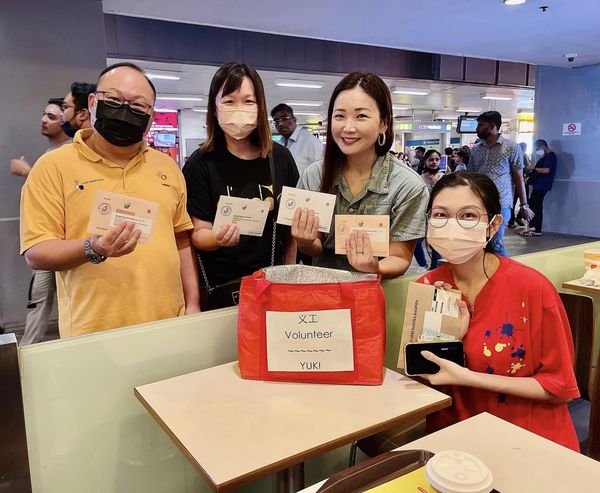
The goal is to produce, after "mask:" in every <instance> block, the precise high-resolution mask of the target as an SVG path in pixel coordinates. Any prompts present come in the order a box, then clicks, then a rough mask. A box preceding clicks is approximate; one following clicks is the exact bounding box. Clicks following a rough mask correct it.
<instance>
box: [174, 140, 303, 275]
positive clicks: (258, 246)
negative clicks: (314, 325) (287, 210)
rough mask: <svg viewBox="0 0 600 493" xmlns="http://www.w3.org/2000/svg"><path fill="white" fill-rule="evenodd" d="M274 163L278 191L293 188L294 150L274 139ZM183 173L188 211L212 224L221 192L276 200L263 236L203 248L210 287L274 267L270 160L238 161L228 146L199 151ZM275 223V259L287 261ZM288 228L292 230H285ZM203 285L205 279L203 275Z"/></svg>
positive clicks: (274, 212)
mask: <svg viewBox="0 0 600 493" xmlns="http://www.w3.org/2000/svg"><path fill="white" fill-rule="evenodd" d="M273 163H274V167H275V174H276V176H275V181H276V185H277V193H278V194H280V193H281V188H282V187H284V186H288V187H295V186H296V184H297V183H298V178H299V177H298V169H297V168H296V164H295V162H294V158H293V157H292V155H291V154H290V151H289V150H288V149H287V148H285V147H283V146H282V145H279V144H277V143H273ZM183 174H184V176H185V181H186V184H187V194H188V202H187V210H188V213H189V214H190V215H191V216H193V217H195V218H197V219H200V220H202V221H208V222H211V223H212V222H213V221H214V219H215V215H216V212H217V204H218V202H219V198H220V196H221V195H230V196H232V197H242V198H247V199H257V200H266V201H268V202H272V206H271V210H270V212H269V216H268V218H267V222H266V225H265V230H264V232H263V235H262V237H260V238H259V237H254V236H240V242H239V244H238V245H236V246H235V247H231V248H220V249H218V250H215V251H213V252H206V251H202V252H199V254H200V258H201V259H202V263H203V265H204V268H205V270H206V274H207V276H208V280H209V283H210V285H211V286H214V285H218V284H223V283H225V282H228V281H232V280H234V279H239V278H240V277H243V276H246V275H249V274H252V273H253V272H255V271H257V270H258V269H260V268H262V267H266V266H268V265H271V250H272V241H273V221H274V220H275V219H276V217H277V207H276V204H275V200H274V197H273V180H272V178H271V169H270V166H269V159H268V158H257V159H251V160H246V159H240V158H238V157H236V156H234V155H233V154H231V153H230V152H229V151H227V150H226V149H219V150H215V151H212V152H204V151H203V150H202V149H198V150H197V151H195V152H194V153H193V154H192V155H191V156H190V157H189V158H188V160H187V162H186V163H185V166H184V168H183ZM285 228H287V227H286V226H281V225H277V235H276V240H277V241H276V250H275V263H276V264H281V263H283V247H282V239H283V232H284V229H285ZM287 229H289V228H287ZM200 282H201V284H204V279H203V278H202V277H201V278H200Z"/></svg>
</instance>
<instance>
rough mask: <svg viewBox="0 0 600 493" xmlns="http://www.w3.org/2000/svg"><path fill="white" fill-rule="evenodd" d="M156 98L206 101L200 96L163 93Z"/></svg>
mask: <svg viewBox="0 0 600 493" xmlns="http://www.w3.org/2000/svg"><path fill="white" fill-rule="evenodd" d="M156 99H157V100H163V101H204V98H201V97H199V96H180V95H177V94H163V95H161V96H158V97H157V98H156Z"/></svg>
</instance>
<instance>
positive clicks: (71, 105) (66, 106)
mask: <svg viewBox="0 0 600 493" xmlns="http://www.w3.org/2000/svg"><path fill="white" fill-rule="evenodd" d="M69 108H75V105H74V104H67V103H63V104H61V105H60V109H61V110H63V111H67V110H68V109H69Z"/></svg>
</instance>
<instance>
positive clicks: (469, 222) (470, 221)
mask: <svg viewBox="0 0 600 493" xmlns="http://www.w3.org/2000/svg"><path fill="white" fill-rule="evenodd" d="M488 215H489V214H487V213H484V212H480V211H479V210H478V209H476V208H474V207H464V208H462V209H460V210H459V211H458V212H457V213H456V214H449V213H448V211H447V210H446V209H442V208H438V207H435V208H433V209H431V210H430V211H429V212H427V222H428V223H429V225H430V226H431V227H433V228H443V227H444V226H446V224H448V220H449V219H450V218H451V217H453V218H454V219H456V222H457V223H458V225H459V226H460V227H462V228H464V229H472V228H474V227H475V226H477V225H478V224H479V222H480V221H481V217H482V216H486V217H487V216H488Z"/></svg>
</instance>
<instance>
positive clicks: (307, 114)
mask: <svg viewBox="0 0 600 493" xmlns="http://www.w3.org/2000/svg"><path fill="white" fill-rule="evenodd" d="M294 115H298V116H321V113H311V112H309V111H294Z"/></svg>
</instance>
